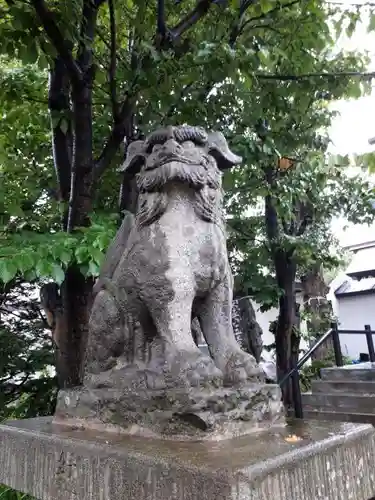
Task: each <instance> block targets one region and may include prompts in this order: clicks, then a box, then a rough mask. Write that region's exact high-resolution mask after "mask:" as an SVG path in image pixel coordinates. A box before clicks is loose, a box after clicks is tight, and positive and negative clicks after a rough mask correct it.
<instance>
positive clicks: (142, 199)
mask: <svg viewBox="0 0 375 500" xmlns="http://www.w3.org/2000/svg"><path fill="white" fill-rule="evenodd" d="M240 162H241V158H239V157H238V156H236V155H234V154H233V153H231V151H230V150H229V148H228V145H227V142H226V140H225V138H224V136H223V135H222V134H221V133H212V134H207V133H206V132H205V131H204V130H203V129H201V128H198V127H191V126H180V127H168V128H165V129H162V130H158V131H156V132H154V133H152V134H151V135H150V136H149V137H148V138H147V139H146V140H145V141H137V142H136V143H133V144H132V145H131V147H130V148H129V151H128V154H127V158H126V161H125V164H124V165H123V167H122V170H123V171H127V172H133V173H136V175H137V186H138V190H139V200H138V210H137V213H136V215H135V219H134V220H133V221H132V223H131V224H130V229H129V230H128V235H127V241H126V246H125V249H124V251H123V253H122V255H121V257H120V259H119V262H118V263H116V268H115V270H114V272H113V275H112V276H111V279H110V280H108V279H107V280H105V279H104V280H102V283H101V285H99V286H97V287H96V291H98V293H97V295H96V298H95V302H94V306H93V310H92V315H91V321H90V334H91V336H90V339H89V346H88V355H89V356H90V354H91V356H92V359H88V365H87V368H88V369H89V367H90V365H91V366H93V364H95V362H94V361H96V362H98V357H99V358H101V359H100V362H99V366H100V365H101V363H102V362H103V361H108V360H114V359H115V358H116V349H119V350H118V354H120V355H121V357H122V359H124V358H126V360H128V361H131V362H134V356H136V353H134V350H135V351H137V350H138V351H139V356H138V357H139V358H141V360H142V361H145V351H147V354H148V358H149V359H148V364H151V366H152V368H153V369H154V370H155V369H157V368H158V369H159V370H161V369H162V370H164V371H165V370H167V371H168V372H170V373H173V374H175V375H176V376H177V377H180V378H182V379H184V378H185V379H187V380H188V381H189V382H190V383H191V384H197V383H201V382H202V383H203V382H205V381H206V380H207V379H208V380H209V379H211V378H219V379H220V378H223V379H224V381H226V382H231V383H236V382H242V381H245V380H246V379H248V378H249V377H250V378H251V377H254V376H257V375H259V373H260V371H259V369H258V367H257V366H256V363H255V360H254V358H253V357H252V356H251V355H249V354H247V353H245V352H244V351H242V350H241V348H240V347H239V345H238V343H237V341H236V340H235V337H234V334H233V329H232V318H231V311H232V287H233V283H232V274H231V270H230V267H229V262H228V255H227V249H226V235H225V223H224V217H223V207H222V188H221V177H222V173H221V171H222V170H224V169H227V168H230V167H232V166H234V165H238V164H239V163H240ZM128 225H129V223H128ZM98 288H99V290H98ZM121 313H122V314H121ZM126 314H130V315H131V316H132V317H136V318H138V320H139V323H140V326H141V327H140V328H138V329H137V328H133V329H132V328H128V329H127V331H128V332H129V331H131V332H133V336H137V333H135V332H138V333H140V332H141V331H142V332H143V333H142V339H139V338H138V339H137V338H133V339H126V334H125V335H124V332H123V330H124V324H123V322H121V321H119V318H120V316H121V315H122V316H124V315H125V316H126ZM192 315H195V316H197V317H198V320H199V323H200V325H201V329H202V332H203V336H204V338H205V340H206V342H207V344H208V346H209V352H210V355H211V358H208V357H207V356H205V355H203V354H202V353H201V351H200V350H199V349H198V347H197V345H196V343H195V342H194V339H193V335H192V332H191V318H192ZM110 326H111V329H109V328H110ZM116 327H117V328H118V330H119V331H118V335H119V338H116V339H114V338H113V337H114V330H115V329H116ZM114 340H115V341H114ZM103 343H104V344H106V345H109V346H110V348H109V351H111V347H112V351H113V349H114V351H113V352H111V353H109V352H108V350H107V349H104V348H103ZM142 346H143V348H142ZM129 349H131V353H129V352H125V351H128V350H129ZM103 357H104V358H105V359H103ZM93 362H94V363H93ZM97 370H98V368H97V369H96V371H97Z"/></svg>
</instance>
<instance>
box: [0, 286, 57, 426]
mask: <svg viewBox="0 0 375 500" xmlns="http://www.w3.org/2000/svg"><path fill="white" fill-rule="evenodd" d="M33 292H34V297H33ZM53 364H54V359H53V351H52V342H51V336H50V335H49V334H48V331H47V330H46V325H45V320H44V319H43V317H42V316H41V315H40V311H39V305H38V303H37V301H36V299H35V287H33V286H32V285H30V283H26V282H23V281H19V280H17V282H16V283H15V284H14V285H13V286H12V287H10V286H5V287H2V290H1V293H0V421H1V420H3V419H6V418H8V419H9V418H23V417H35V416H41V415H49V414H51V412H52V411H53V409H54V403H55V395H56V381H55V377H54V376H53V374H52V372H51V367H52V366H53Z"/></svg>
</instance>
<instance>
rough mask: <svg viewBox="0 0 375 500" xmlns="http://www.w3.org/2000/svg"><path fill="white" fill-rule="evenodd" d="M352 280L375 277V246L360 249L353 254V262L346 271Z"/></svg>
mask: <svg viewBox="0 0 375 500" xmlns="http://www.w3.org/2000/svg"><path fill="white" fill-rule="evenodd" d="M345 274H347V275H348V276H350V277H351V278H358V279H361V278H366V277H369V276H374V277H375V246H368V247H364V248H361V249H358V250H357V251H356V252H355V253H354V254H353V260H352V261H351V263H350V264H349V266H348V268H347V269H346V271H345Z"/></svg>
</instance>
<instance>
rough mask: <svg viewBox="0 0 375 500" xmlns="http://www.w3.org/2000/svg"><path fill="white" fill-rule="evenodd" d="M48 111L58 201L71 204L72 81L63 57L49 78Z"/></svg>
mask: <svg viewBox="0 0 375 500" xmlns="http://www.w3.org/2000/svg"><path fill="white" fill-rule="evenodd" d="M48 108H49V111H50V116H51V129H52V150H53V158H54V166H55V172H56V177H57V183H58V190H59V201H61V202H68V201H69V195H70V180H71V167H72V155H73V137H72V125H71V118H70V112H71V110H70V82H69V77H68V75H67V70H66V66H65V65H64V61H63V60H62V58H61V57H60V56H58V57H57V58H56V59H55V61H54V66H53V68H51V71H50V76H49V89H48Z"/></svg>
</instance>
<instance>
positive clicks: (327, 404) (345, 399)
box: [302, 393, 375, 415]
mask: <svg viewBox="0 0 375 500" xmlns="http://www.w3.org/2000/svg"><path fill="white" fill-rule="evenodd" d="M302 405H303V409H304V410H305V411H317V410H319V411H338V412H340V411H341V412H345V411H346V412H348V413H373V414H374V415H375V394H372V395H361V394H359V395H358V394H342V393H332V394H323V393H315V394H313V393H305V394H302Z"/></svg>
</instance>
